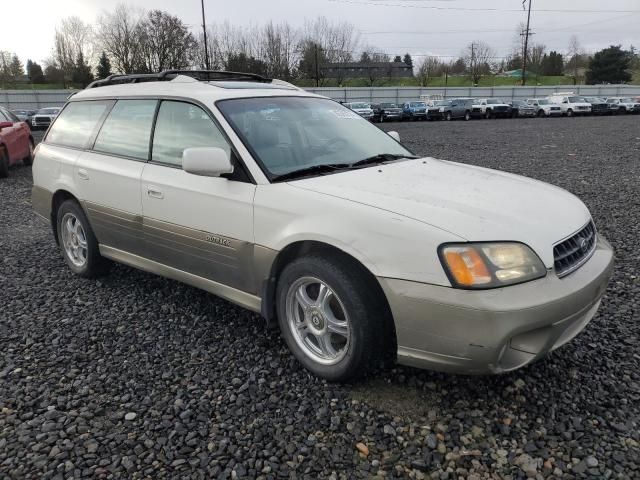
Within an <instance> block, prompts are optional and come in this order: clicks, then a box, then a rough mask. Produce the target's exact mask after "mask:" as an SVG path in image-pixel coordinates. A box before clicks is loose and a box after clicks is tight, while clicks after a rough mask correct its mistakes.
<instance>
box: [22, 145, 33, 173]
mask: <svg viewBox="0 0 640 480" xmlns="http://www.w3.org/2000/svg"><path fill="white" fill-rule="evenodd" d="M34 148H35V146H34V144H33V140H31V139H29V154H28V155H27V156H26V157H24V158H23V159H22V163H23V164H24V165H25V166H27V167H29V166H31V165H33V150H34Z"/></svg>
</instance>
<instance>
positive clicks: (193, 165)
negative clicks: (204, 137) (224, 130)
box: [182, 147, 233, 177]
mask: <svg viewBox="0 0 640 480" xmlns="http://www.w3.org/2000/svg"><path fill="white" fill-rule="evenodd" d="M182 169H183V170H184V171H185V172H187V173H192V174H193V175H200V176H203V177H219V176H221V175H224V174H226V173H233V165H232V164H231V157H230V156H229V154H228V153H227V152H225V151H224V150H223V149H222V148H217V147H197V148H187V149H185V151H184V152H183V153H182Z"/></svg>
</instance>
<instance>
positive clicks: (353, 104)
mask: <svg viewBox="0 0 640 480" xmlns="http://www.w3.org/2000/svg"><path fill="white" fill-rule="evenodd" d="M351 108H371V107H370V106H369V104H368V103H352V104H351Z"/></svg>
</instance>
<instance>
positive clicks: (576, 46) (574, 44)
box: [567, 35, 584, 84]
mask: <svg viewBox="0 0 640 480" xmlns="http://www.w3.org/2000/svg"><path fill="white" fill-rule="evenodd" d="M582 56H583V53H582V46H581V45H580V41H579V40H578V37H577V36H576V35H571V38H570V39H569V49H568V51H567V57H569V61H568V62H567V67H568V68H570V69H571V70H572V71H573V83H574V84H575V83H577V82H578V73H579V70H578V69H579V68H580V67H581V66H584V65H583V59H582Z"/></svg>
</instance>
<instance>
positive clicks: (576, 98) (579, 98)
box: [569, 97, 586, 103]
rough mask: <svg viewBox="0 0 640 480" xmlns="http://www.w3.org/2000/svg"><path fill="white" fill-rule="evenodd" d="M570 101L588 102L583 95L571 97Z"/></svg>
mask: <svg viewBox="0 0 640 480" xmlns="http://www.w3.org/2000/svg"><path fill="white" fill-rule="evenodd" d="M569 102H571V103H586V100H585V99H584V98H583V97H569Z"/></svg>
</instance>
